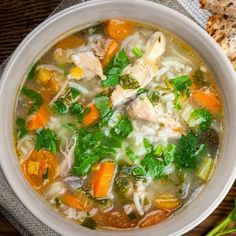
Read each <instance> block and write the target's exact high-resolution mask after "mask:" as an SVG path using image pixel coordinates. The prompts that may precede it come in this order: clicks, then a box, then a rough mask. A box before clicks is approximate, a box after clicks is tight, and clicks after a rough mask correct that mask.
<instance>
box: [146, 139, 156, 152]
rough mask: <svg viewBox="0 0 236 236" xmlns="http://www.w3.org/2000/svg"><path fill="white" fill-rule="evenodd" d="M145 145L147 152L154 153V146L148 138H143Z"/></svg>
mask: <svg viewBox="0 0 236 236" xmlns="http://www.w3.org/2000/svg"><path fill="white" fill-rule="evenodd" d="M143 146H144V148H145V149H146V151H147V153H152V152H153V150H154V146H153V145H152V144H151V143H150V142H149V140H147V139H146V138H144V139H143Z"/></svg>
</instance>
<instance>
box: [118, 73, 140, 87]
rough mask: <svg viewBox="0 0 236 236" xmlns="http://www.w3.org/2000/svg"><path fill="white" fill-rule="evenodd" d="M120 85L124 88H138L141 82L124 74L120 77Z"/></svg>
mask: <svg viewBox="0 0 236 236" xmlns="http://www.w3.org/2000/svg"><path fill="white" fill-rule="evenodd" d="M120 86H121V87H122V88H123V89H137V88H138V87H140V85H139V82H138V81H137V80H136V79H135V78H134V77H132V76H130V75H123V76H122V77H121V78H120Z"/></svg>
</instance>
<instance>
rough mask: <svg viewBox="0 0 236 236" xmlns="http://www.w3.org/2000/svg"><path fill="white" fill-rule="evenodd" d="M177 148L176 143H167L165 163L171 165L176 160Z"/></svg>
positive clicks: (164, 156) (164, 152)
mask: <svg viewBox="0 0 236 236" xmlns="http://www.w3.org/2000/svg"><path fill="white" fill-rule="evenodd" d="M175 149H176V146H175V144H171V143H169V144H167V146H166V147H165V148H164V151H163V161H164V163H165V165H169V164H170V163H172V162H173V161H174V155H175Z"/></svg>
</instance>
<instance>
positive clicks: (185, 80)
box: [171, 75, 192, 93]
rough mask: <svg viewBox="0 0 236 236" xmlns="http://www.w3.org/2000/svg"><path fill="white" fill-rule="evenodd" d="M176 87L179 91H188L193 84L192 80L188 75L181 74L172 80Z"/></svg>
mask: <svg viewBox="0 0 236 236" xmlns="http://www.w3.org/2000/svg"><path fill="white" fill-rule="evenodd" d="M171 83H172V84H173V86H174V88H175V89H176V90H177V91H179V92H186V93H188V92H187V91H188V87H189V86H190V85H191V84H192V81H191V80H190V79H189V77H188V76H187V75H183V76H179V77H176V78H174V79H172V80H171Z"/></svg>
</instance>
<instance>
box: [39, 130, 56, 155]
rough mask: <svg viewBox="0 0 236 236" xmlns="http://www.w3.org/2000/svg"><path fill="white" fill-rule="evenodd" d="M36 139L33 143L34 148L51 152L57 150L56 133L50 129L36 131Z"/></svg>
mask: <svg viewBox="0 0 236 236" xmlns="http://www.w3.org/2000/svg"><path fill="white" fill-rule="evenodd" d="M36 136H37V139H36V144H35V149H36V150H37V151H39V150H40V149H44V150H48V151H50V152H52V153H54V154H55V153H56V152H57V137H56V134H55V133H53V132H52V130H50V129H42V130H40V131H39V132H38V133H36Z"/></svg>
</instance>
